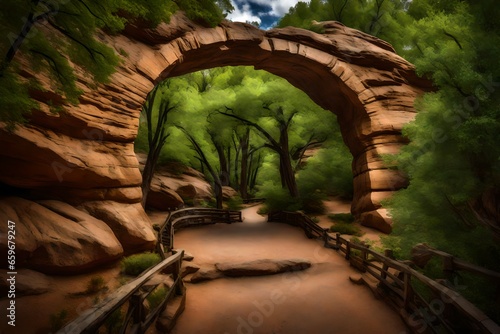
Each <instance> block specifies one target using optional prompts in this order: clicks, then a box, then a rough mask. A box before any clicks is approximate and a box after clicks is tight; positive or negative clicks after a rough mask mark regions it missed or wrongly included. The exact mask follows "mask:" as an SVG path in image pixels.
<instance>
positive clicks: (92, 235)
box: [0, 197, 123, 274]
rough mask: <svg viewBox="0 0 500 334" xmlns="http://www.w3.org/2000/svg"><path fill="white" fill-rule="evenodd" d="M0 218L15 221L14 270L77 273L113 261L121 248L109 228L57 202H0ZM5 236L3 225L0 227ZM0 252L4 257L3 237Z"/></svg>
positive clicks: (8, 199) (9, 200)
mask: <svg viewBox="0 0 500 334" xmlns="http://www.w3.org/2000/svg"><path fill="white" fill-rule="evenodd" d="M0 219H1V220H2V221H3V222H7V220H11V221H13V222H15V231H16V267H21V266H23V265H26V266H28V267H30V268H33V269H36V270H38V271H41V272H44V273H55V274H67V273H77V272H79V271H81V270H85V269H89V268H91V267H94V266H96V265H99V264H103V263H106V262H110V261H113V260H116V259H117V258H119V257H120V256H121V255H122V254H123V248H122V246H121V244H120V242H119V241H118V240H117V238H116V237H115V235H114V233H113V231H112V230H111V228H110V227H109V226H108V225H106V223H104V222H103V221H101V220H98V219H96V218H94V217H92V216H90V215H88V214H86V213H85V212H82V211H79V210H77V209H75V208H73V207H72V206H70V205H68V204H66V203H62V202H58V201H40V202H39V203H35V202H32V201H28V200H25V199H22V198H18V197H7V198H2V199H1V200H0ZM0 233H1V234H2V235H6V234H7V224H6V223H4V224H0ZM0 251H1V252H3V253H4V254H7V244H6V238H2V240H1V241H0Z"/></svg>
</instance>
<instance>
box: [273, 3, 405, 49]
mask: <svg viewBox="0 0 500 334" xmlns="http://www.w3.org/2000/svg"><path fill="white" fill-rule="evenodd" d="M409 3H410V1H406V0H391V1H384V0H382V1H380V0H372V1H370V0H369V1H367V0H326V1H323V0H311V1H310V2H309V3H306V2H298V3H297V4H296V5H295V6H294V7H292V8H291V9H290V11H289V12H288V13H287V14H285V16H284V17H282V18H281V19H280V21H279V22H278V26H279V27H286V26H295V27H300V28H304V29H309V30H312V31H315V32H320V33H321V32H322V28H321V24H318V23H317V21H332V20H334V21H339V22H341V23H343V24H345V25H346V26H348V27H351V28H355V29H358V30H361V31H364V32H366V33H368V34H370V35H373V36H376V37H379V38H381V39H384V40H387V41H389V42H390V43H392V45H393V46H394V47H395V48H396V50H398V51H401V50H403V47H404V41H405V34H404V33H405V31H404V27H405V26H406V25H407V24H408V23H409V22H411V19H410V18H409V17H408V15H407V14H406V11H405V10H404V9H405V8H406V7H407V6H408V4H409Z"/></svg>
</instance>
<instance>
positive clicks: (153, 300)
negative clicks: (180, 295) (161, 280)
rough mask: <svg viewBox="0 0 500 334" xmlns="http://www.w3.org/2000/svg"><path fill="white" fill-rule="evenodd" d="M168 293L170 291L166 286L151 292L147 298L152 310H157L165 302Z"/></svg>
mask: <svg viewBox="0 0 500 334" xmlns="http://www.w3.org/2000/svg"><path fill="white" fill-rule="evenodd" d="M167 293H168V290H167V289H166V288H165V287H164V286H162V287H159V288H156V289H155V290H154V291H153V292H151V293H150V294H149V295H148V296H147V297H146V299H147V301H148V303H149V307H150V309H151V310H154V309H155V308H157V307H158V306H159V305H160V304H161V303H162V302H163V300H165V297H166V296H167Z"/></svg>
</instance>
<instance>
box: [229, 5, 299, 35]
mask: <svg viewBox="0 0 500 334" xmlns="http://www.w3.org/2000/svg"><path fill="white" fill-rule="evenodd" d="M299 1H300V0H231V2H232V3H233V7H234V11H233V12H232V13H231V14H229V15H228V17H227V18H228V19H229V20H231V21H235V22H246V21H250V22H253V21H257V22H259V24H260V27H261V28H262V29H269V28H271V27H272V26H273V25H274V24H275V23H276V22H277V21H278V19H279V18H281V17H282V16H283V15H285V14H286V13H288V10H289V9H290V7H293V6H295V4H296V3H297V2H299ZM301 1H303V2H309V1H308V0H301Z"/></svg>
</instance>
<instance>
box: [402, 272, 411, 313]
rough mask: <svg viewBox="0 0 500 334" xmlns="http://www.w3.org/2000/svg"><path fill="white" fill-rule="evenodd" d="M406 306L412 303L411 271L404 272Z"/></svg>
mask: <svg viewBox="0 0 500 334" xmlns="http://www.w3.org/2000/svg"><path fill="white" fill-rule="evenodd" d="M404 284H405V285H404V299H403V303H404V308H405V309H406V308H408V305H409V304H410V301H411V300H410V299H411V297H412V290H413V289H412V286H411V274H410V273H409V272H406V271H405V273H404Z"/></svg>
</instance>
